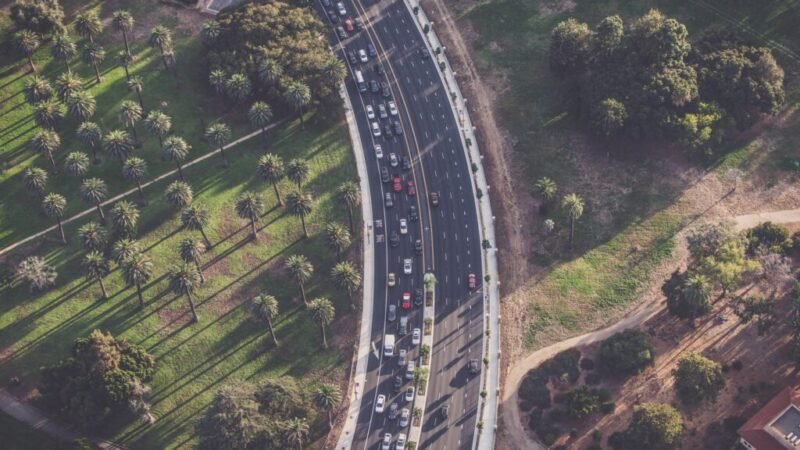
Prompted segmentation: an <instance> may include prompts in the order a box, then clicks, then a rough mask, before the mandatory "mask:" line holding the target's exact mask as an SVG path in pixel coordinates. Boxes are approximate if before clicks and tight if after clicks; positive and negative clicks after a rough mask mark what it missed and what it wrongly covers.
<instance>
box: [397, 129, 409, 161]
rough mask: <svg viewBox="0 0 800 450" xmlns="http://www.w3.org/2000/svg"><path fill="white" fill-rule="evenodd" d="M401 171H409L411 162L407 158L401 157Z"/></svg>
mask: <svg viewBox="0 0 800 450" xmlns="http://www.w3.org/2000/svg"><path fill="white" fill-rule="evenodd" d="M395 131H397V130H395ZM403 170H411V160H410V159H408V156H403Z"/></svg>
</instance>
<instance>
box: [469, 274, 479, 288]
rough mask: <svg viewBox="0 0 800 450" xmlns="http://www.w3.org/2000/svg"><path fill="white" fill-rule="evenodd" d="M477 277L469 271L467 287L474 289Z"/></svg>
mask: <svg viewBox="0 0 800 450" xmlns="http://www.w3.org/2000/svg"><path fill="white" fill-rule="evenodd" d="M477 281H478V280H477V279H476V278H475V274H474V273H471V274H469V275H467V287H468V288H470V289H475V286H476V285H477V284H478V283H477Z"/></svg>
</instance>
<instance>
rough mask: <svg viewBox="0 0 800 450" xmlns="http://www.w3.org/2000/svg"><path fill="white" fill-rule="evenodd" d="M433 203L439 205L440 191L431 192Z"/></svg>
mask: <svg viewBox="0 0 800 450" xmlns="http://www.w3.org/2000/svg"><path fill="white" fill-rule="evenodd" d="M430 199H431V205H433V206H439V193H438V192H435V191H434V192H431V193H430Z"/></svg>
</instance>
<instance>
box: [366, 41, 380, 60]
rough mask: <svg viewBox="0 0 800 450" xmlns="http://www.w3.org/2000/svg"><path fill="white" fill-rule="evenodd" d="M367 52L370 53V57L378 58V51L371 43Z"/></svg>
mask: <svg viewBox="0 0 800 450" xmlns="http://www.w3.org/2000/svg"><path fill="white" fill-rule="evenodd" d="M367 52H368V53H369V56H370V57H372V58H374V57H376V56H378V51H377V50H376V49H375V46H374V45H372V43H371V42H370V43H368V44H367Z"/></svg>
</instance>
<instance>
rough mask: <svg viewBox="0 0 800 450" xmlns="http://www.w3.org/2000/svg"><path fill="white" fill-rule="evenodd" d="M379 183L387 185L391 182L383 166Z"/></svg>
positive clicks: (387, 170) (387, 171)
mask: <svg viewBox="0 0 800 450" xmlns="http://www.w3.org/2000/svg"><path fill="white" fill-rule="evenodd" d="M381 181H383V182H384V183H388V182H389V181H391V179H390V178H389V169H387V168H386V167H383V166H381Z"/></svg>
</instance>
